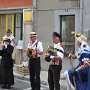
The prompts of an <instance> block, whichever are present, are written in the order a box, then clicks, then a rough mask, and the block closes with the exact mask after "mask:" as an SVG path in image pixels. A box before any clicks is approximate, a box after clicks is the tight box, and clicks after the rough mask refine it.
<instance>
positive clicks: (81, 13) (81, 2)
mask: <svg viewBox="0 0 90 90" xmlns="http://www.w3.org/2000/svg"><path fill="white" fill-rule="evenodd" d="M83 9H84V0H80V30H81V33H82V34H83Z"/></svg>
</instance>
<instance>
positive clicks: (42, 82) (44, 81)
mask: <svg viewBox="0 0 90 90" xmlns="http://www.w3.org/2000/svg"><path fill="white" fill-rule="evenodd" d="M14 77H15V78H17V79H21V80H26V81H29V75H26V76H24V75H21V74H19V73H16V72H14ZM60 80H65V75H64V74H61V78H60ZM41 84H43V85H48V81H47V80H43V79H41Z"/></svg>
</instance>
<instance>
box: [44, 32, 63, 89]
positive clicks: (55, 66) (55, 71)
mask: <svg viewBox="0 0 90 90" xmlns="http://www.w3.org/2000/svg"><path fill="white" fill-rule="evenodd" d="M52 40H53V43H54V44H53V47H54V49H56V51H55V52H56V54H55V55H52V54H51V53H49V52H47V53H45V54H44V55H45V57H48V56H49V57H50V59H51V61H50V65H49V69H48V83H49V90H60V84H59V80H60V72H61V70H62V59H63V56H64V49H63V45H62V44H61V42H60V34H59V33H57V32H53V35H52Z"/></svg>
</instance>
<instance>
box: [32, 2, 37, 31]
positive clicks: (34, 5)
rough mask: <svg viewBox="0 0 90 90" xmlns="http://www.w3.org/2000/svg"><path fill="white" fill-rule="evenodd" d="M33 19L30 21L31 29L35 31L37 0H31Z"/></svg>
mask: <svg viewBox="0 0 90 90" xmlns="http://www.w3.org/2000/svg"><path fill="white" fill-rule="evenodd" d="M32 9H33V21H32V29H33V31H35V32H37V28H36V26H37V25H36V23H37V22H36V19H37V18H36V16H37V15H36V11H37V0H33V8H32Z"/></svg>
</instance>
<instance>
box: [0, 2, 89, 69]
mask: <svg viewBox="0 0 90 90" xmlns="http://www.w3.org/2000/svg"><path fill="white" fill-rule="evenodd" d="M7 2H10V3H7ZM89 7H90V1H89V0H19V1H18V0H13V1H12V0H0V36H1V37H0V40H2V37H3V36H4V34H5V32H6V30H7V29H8V28H10V29H11V30H12V33H13V35H14V36H15V37H16V39H17V41H18V40H23V42H24V44H23V46H24V49H25V48H26V45H27V43H28V41H29V32H30V31H32V30H33V31H36V32H37V34H38V36H39V39H40V40H41V41H42V42H43V46H44V51H46V49H47V46H48V45H51V44H52V32H53V31H57V32H58V33H60V34H61V40H62V43H63V44H64V46H65V57H67V56H68V54H69V53H70V52H71V51H74V50H75V49H76V47H75V38H74V37H73V34H74V33H82V34H84V35H85V36H87V38H88V43H89V45H90V36H89V34H90V25H89V22H90V18H89V16H90V9H89ZM32 11H33V12H32ZM32 13H33V15H32ZM32 16H33V18H32ZM47 66H48V64H47V63H45V61H44V57H42V67H43V68H46V67H47Z"/></svg>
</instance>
